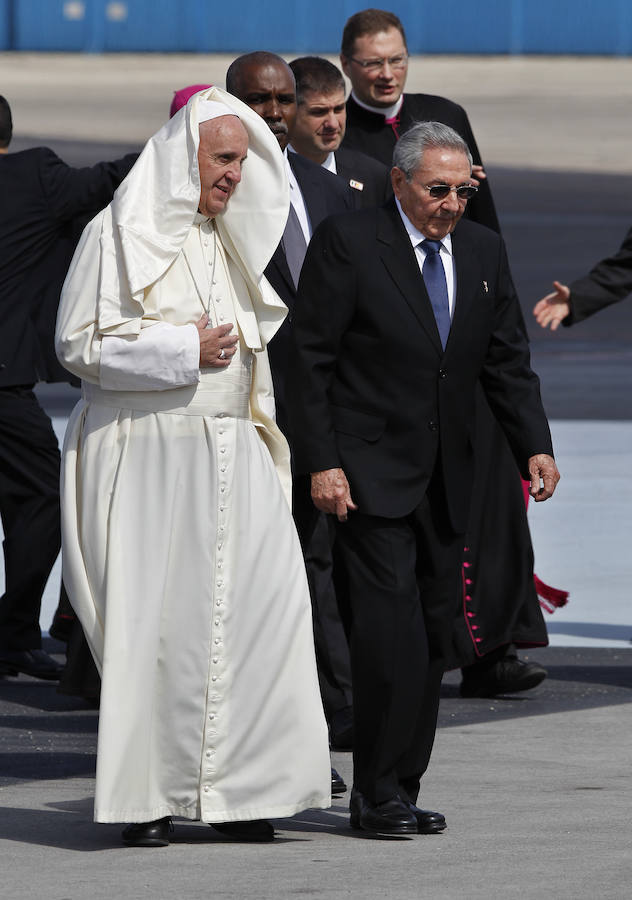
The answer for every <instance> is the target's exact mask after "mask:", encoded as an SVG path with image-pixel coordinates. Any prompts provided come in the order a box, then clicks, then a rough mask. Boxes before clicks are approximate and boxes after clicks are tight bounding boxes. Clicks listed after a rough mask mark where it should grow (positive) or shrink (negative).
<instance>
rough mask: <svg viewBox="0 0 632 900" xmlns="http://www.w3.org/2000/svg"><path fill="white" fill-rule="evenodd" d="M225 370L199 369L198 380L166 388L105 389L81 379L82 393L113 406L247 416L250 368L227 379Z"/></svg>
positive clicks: (184, 413)
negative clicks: (208, 370) (160, 389)
mask: <svg viewBox="0 0 632 900" xmlns="http://www.w3.org/2000/svg"><path fill="white" fill-rule="evenodd" d="M224 374H225V371H224V370H222V371H219V372H217V373H215V372H213V373H211V374H206V373H204V372H202V373H201V375H200V381H199V383H198V384H193V385H190V386H187V387H180V388H172V389H171V390H167V391H105V390H103V389H102V388H100V387H99V386H98V385H96V384H91V383H90V382H87V381H84V382H82V394H83V397H84V399H85V401H86V402H87V403H96V404H99V405H101V406H110V407H113V408H114V409H133V410H138V411H139V412H160V413H170V414H171V415H174V416H230V417H232V418H237V419H249V418H250V370H249V369H246V368H245V367H244V368H243V369H241V370H238V371H237V372H231V376H232V377H231V378H230V380H228V379H226V378H224V377H222V376H223V375H224ZM235 376H237V377H235Z"/></svg>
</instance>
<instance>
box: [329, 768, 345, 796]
mask: <svg viewBox="0 0 632 900" xmlns="http://www.w3.org/2000/svg"><path fill="white" fill-rule="evenodd" d="M346 790H347V785H346V784H345V780H344V778H343V777H342V775H341V774H340V772H336V770H335V769H332V770H331V793H332V794H334V795H336V794H344V793H345V792H346Z"/></svg>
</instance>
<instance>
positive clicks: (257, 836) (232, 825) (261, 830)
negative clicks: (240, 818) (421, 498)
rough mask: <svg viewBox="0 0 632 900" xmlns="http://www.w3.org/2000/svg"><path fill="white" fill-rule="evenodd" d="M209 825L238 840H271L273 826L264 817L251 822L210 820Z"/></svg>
mask: <svg viewBox="0 0 632 900" xmlns="http://www.w3.org/2000/svg"><path fill="white" fill-rule="evenodd" d="M211 827H212V828H214V829H215V830H216V831H219V833H220V834H227V835H228V836H229V837H232V838H235V840H238V841H272V840H274V828H273V827H272V825H271V824H270V822H268V821H267V820H266V819H253V820H252V821H251V822H212V823H211Z"/></svg>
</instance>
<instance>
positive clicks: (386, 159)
mask: <svg viewBox="0 0 632 900" xmlns="http://www.w3.org/2000/svg"><path fill="white" fill-rule="evenodd" d="M416 122H441V123H443V124H444V125H449V126H450V128H454V130H455V131H456V132H457V133H458V134H460V135H461V137H462V138H463V140H464V141H465V143H466V144H467V146H468V147H469V148H470V153H471V154H472V158H473V160H474V162H475V163H476V164H477V165H481V155H480V153H479V151H478V147H477V146H476V141H475V140H474V134H473V133H472V127H471V125H470V121H469V119H468V117H467V113H466V112H465V110H464V109H463V107H462V106H459V104H458V103H453V102H452V100H446V98H445V97H436V96H434V95H433V94H404V102H403V103H402V108H401V110H400V125H399V134H400V136H401V135H402V134H404V132H405V131H408V129H409V128H410V126H411V125H414V124H415V123H416ZM396 143H397V140H396V138H395V132H394V131H393V129H392V128H391V126H390V125H386V124H385V122H384V116H381V115H378V114H377V113H372V112H369V110H367V109H363V108H362V107H361V106H359V105H358V104H357V103H356V102H355V100H354V99H353V98H352V97H349V99H348V100H347V130H346V132H345V137H344V141H343V146H344V147H349V148H351V149H352V150H359V151H360V152H361V153H366V154H368V155H369V156H372V157H373V158H374V159H379V161H380V162H381V163H383V164H384V165H385V166H388V167H389V168H390V167H391V165H392V160H393V150H394V149H395V144H396ZM488 182H489V179H486V180H484V181H481V183H480V185H479V188H478V193H477V194H476V196H475V197H473V198H472V199H471V200H470V201H469V202H468V204H467V209H466V212H465V215H466V216H467V218H468V219H471V220H472V221H473V222H478V223H479V224H480V225H486V226H487V227H488V228H493V229H494V231H498V232H499V231H500V225H499V224H498V216H497V215H496V209H495V207H494V201H493V200H492V195H491V191H490V189H489V183H488Z"/></svg>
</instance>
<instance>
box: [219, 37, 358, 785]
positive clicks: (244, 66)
mask: <svg viewBox="0 0 632 900" xmlns="http://www.w3.org/2000/svg"><path fill="white" fill-rule="evenodd" d="M226 89H227V90H228V91H229V92H230V93H231V94H234V95H235V96H236V97H239V99H240V100H242V101H243V102H244V103H247V104H248V106H250V107H251V108H252V109H254V110H255V112H257V113H258V114H259V115H260V116H261V117H262V118H263V119H264V120H265V121H266V122H267V123H268V125H269V127H270V129H271V131H272V132H273V133H274V134H275V135H276V137H277V140H278V142H279V146H280V148H281V150H282V151H283V153H284V154H285V158H286V162H287V172H288V178H289V182H290V200H291V209H290V217H289V218H288V224H287V227H286V231H285V234H284V236H283V239H282V241H281V243H280V244H279V246H278V247H277V249H276V251H275V253H274V255H273V257H272V259H271V260H270V263H269V264H268V267H267V268H266V271H265V274H266V277H267V278H268V280H269V282H270V283H271V285H272V287H273V288H274V289H275V290H276V292H277V293H278V294H279V296H280V297H281V299H282V300H283V302H284V303H285V304H286V306H287V307H288V309H289V315H288V317H287V319H286V320H285V322H284V323H283V325H282V326H281V328H280V329H279V331H278V332H277V334H276V335H275V336H274V339H273V340H272V341H271V343H270V345H269V347H268V356H269V359H270V366H271V369H272V380H273V382H274V396H275V403H276V411H277V424H278V425H279V427H280V428H281V430H282V431H283V432H284V433H285V435H286V437H287V438H288V440H289V443H290V447H291V446H292V434H291V431H290V430H289V425H288V420H287V412H286V400H285V397H286V391H287V357H288V351H289V346H290V321H291V319H292V316H293V315H294V311H295V304H296V286H297V283H298V275H299V272H300V268H301V265H302V262H303V258H304V255H305V250H306V248H307V245H308V243H309V240H310V238H311V235H312V231H313V230H314V228H316V226H317V225H318V224H319V223H320V222H322V221H323V220H324V219H325V218H326V217H327V216H330V215H332V214H333V213H340V212H344V211H346V210H350V209H353V208H354V203H353V198H352V194H351V189H350V188H349V187H347V186H346V185H345V184H344V183H343V182H342V180H341V179H339V178H338V177H336V176H335V175H333V174H332V173H330V172H327V171H325V170H324V169H322V168H321V167H320V166H318V165H316V164H315V163H313V162H311V161H310V160H308V159H305V158H304V157H302V156H300V155H299V154H297V153H289V154H288V152H287V146H288V143H289V140H290V137H291V134H292V129H293V127H294V122H295V119H296V85H295V81H294V75H293V74H292V70H291V69H290V67H289V66H288V65H287V63H286V62H285V61H284V60H283V59H281V57H280V56H276V55H275V54H274V53H267V52H264V51H260V52H255V53H248V54H245V55H244V56H240V57H238V58H237V59H236V60H235V61H234V62H233V63H232V64H231V66H230V67H229V69H228V72H227V73H226ZM293 513H294V519H295V522H296V527H297V530H298V533H299V537H300V539H301V544H302V547H303V553H304V556H305V563H306V568H307V575H308V580H309V585H310V593H311V598H312V608H313V619H314V640H315V645H316V661H317V665H318V675H319V681H320V688H321V694H322V698H323V706H324V708H325V715H326V717H327V722H328V724H329V729H330V736H331V739H332V743H333V744H334V745H335V744H337V743H339V742H340V741H342V742H347V741H348V740H349V737H348V734H349V732H350V707H351V675H350V671H349V661H348V655H347V652H346V638H345V634H344V629H343V627H342V623H341V621H340V616H339V615H338V609H337V603H336V597H335V591H334V587H333V573H332V560H331V549H330V533H329V526H328V523H327V521H326V519H325V517H324V516H321V515H318V513H317V511H316V510H315V509H314V506H313V504H312V502H311V500H310V494H309V482H308V480H307V479H305V478H303V479H300V478H299V479H295V481H294V496H293ZM345 733H346V734H345ZM332 789H333V791H334V793H335V792H340V791H343V790H345V789H346V788H345V786H344V782H343V781H342V779H341V778H340V777H339V776H338V774H337V773H336V772H335V770H334V772H333V779H332Z"/></svg>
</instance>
